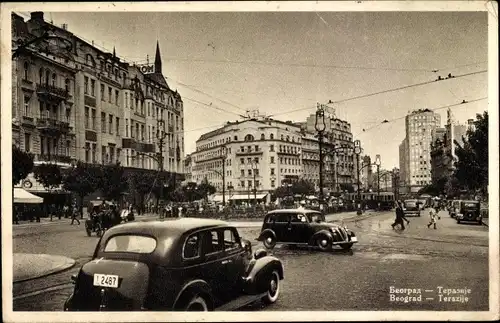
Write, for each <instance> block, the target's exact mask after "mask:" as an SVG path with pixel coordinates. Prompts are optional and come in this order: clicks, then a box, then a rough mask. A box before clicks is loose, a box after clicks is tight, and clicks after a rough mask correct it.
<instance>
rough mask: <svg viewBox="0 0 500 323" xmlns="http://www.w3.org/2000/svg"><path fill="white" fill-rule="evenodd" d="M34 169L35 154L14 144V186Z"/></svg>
mask: <svg viewBox="0 0 500 323" xmlns="http://www.w3.org/2000/svg"><path fill="white" fill-rule="evenodd" d="M32 170H33V154H30V153H26V152H24V151H21V149H19V148H17V147H16V146H15V145H12V186H14V185H17V184H18V183H19V182H20V181H22V180H23V179H25V178H26V176H28V174H29V173H31V171H32Z"/></svg>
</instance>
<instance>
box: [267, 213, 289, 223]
mask: <svg viewBox="0 0 500 323" xmlns="http://www.w3.org/2000/svg"><path fill="white" fill-rule="evenodd" d="M289 221H290V216H289V215H288V214H286V213H278V214H273V215H271V216H269V217H268V218H267V222H268V223H271V222H272V223H288V222H289Z"/></svg>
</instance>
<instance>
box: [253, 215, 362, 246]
mask: <svg viewBox="0 0 500 323" xmlns="http://www.w3.org/2000/svg"><path fill="white" fill-rule="evenodd" d="M257 240H259V241H262V242H263V243H264V246H265V247H266V248H268V249H272V248H274V246H275V245H276V244H277V243H281V244H287V245H297V244H298V245H308V246H315V247H318V248H319V249H320V250H323V251H328V250H331V249H332V247H333V246H340V247H342V248H343V249H345V250H349V249H351V248H352V246H353V245H354V244H355V243H357V242H358V238H357V237H356V235H355V234H354V232H353V231H351V230H349V229H348V228H347V227H346V226H341V225H338V224H334V223H328V222H326V221H325V217H324V215H323V214H321V213H320V212H318V211H314V210H306V209H300V208H299V209H283V210H274V211H270V212H269V213H267V215H266V216H265V217H264V223H263V224H262V230H261V233H260V235H259V237H258V238H257Z"/></svg>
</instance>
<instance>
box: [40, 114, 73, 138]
mask: <svg viewBox="0 0 500 323" xmlns="http://www.w3.org/2000/svg"><path fill="white" fill-rule="evenodd" d="M36 127H37V128H38V130H40V131H44V132H52V133H54V134H57V133H59V134H60V133H68V132H69V130H70V126H69V122H66V121H60V120H57V119H53V118H38V119H37V122H36Z"/></svg>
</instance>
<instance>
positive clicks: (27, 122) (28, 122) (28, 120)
mask: <svg viewBox="0 0 500 323" xmlns="http://www.w3.org/2000/svg"><path fill="white" fill-rule="evenodd" d="M21 124H22V125H23V126H25V127H32V128H34V127H35V120H34V119H33V117H28V116H23V119H22V121H21Z"/></svg>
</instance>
